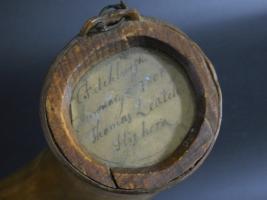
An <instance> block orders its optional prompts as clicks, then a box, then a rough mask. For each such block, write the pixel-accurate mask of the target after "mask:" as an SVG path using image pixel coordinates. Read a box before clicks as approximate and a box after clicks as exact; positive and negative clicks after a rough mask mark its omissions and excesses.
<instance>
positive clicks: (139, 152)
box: [71, 47, 195, 168]
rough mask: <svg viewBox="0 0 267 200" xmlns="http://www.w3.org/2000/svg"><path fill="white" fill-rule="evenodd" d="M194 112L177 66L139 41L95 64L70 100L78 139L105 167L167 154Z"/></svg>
mask: <svg viewBox="0 0 267 200" xmlns="http://www.w3.org/2000/svg"><path fill="white" fill-rule="evenodd" d="M194 115H195V102H194V98H193V94H192V88H191V85H190V84H189V81H188V80H187V76H186V75H185V73H184V71H183V70H182V68H181V66H180V65H179V64H178V63H177V62H175V61H174V60H172V59H170V58H168V57H167V56H166V55H164V54H162V53H159V52H157V51H155V50H148V49H144V48H140V47H135V48H131V49H129V50H127V51H124V52H121V53H119V54H116V55H114V56H112V57H110V58H109V59H107V60H105V61H103V62H101V63H99V64H97V65H95V66H94V67H93V68H92V69H91V70H89V71H88V72H87V73H86V74H85V75H84V76H83V77H82V78H81V80H80V81H79V82H78V84H77V85H76V87H75V89H74V93H73V95H72V100H71V118H72V125H73V128H74V130H75V133H76V137H77V139H78V141H79V142H80V144H81V145H82V146H83V147H84V149H85V150H86V151H87V152H88V153H89V154H90V155H92V156H93V157H94V158H95V159H97V160H98V161H100V162H102V163H105V164H107V165H108V166H110V167H124V168H137V167H145V166H150V165H153V164H156V163H158V162H160V161H162V160H164V159H166V158H167V157H168V156H169V155H170V154H171V153H172V152H174V150H175V149H176V148H177V147H178V146H179V145H180V144H181V142H182V140H183V139H184V137H185V136H186V134H187V132H188V131H189V129H190V127H191V125H192V123H193V119H194Z"/></svg>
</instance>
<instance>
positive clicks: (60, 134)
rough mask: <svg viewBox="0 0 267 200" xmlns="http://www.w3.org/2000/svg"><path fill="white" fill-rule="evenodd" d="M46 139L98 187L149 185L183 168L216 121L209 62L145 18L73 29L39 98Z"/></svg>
mask: <svg viewBox="0 0 267 200" xmlns="http://www.w3.org/2000/svg"><path fill="white" fill-rule="evenodd" d="M41 116H42V122H43V127H44V130H45V132H46V136H47V139H48V141H49V143H50V145H51V147H52V149H53V150H54V151H55V153H56V154H57V155H58V157H59V158H60V159H61V160H64V161H65V162H66V164H67V165H68V166H70V167H71V168H72V169H73V170H74V171H75V172H77V173H78V174H80V175H81V176H82V177H84V178H86V179H87V180H89V181H91V182H92V183H94V184H97V185H98V186H100V187H103V188H106V189H109V190H115V191H118V190H119V191H121V190H125V191H127V192H136V191H145V192H146V191H152V190H156V189H159V188H162V187H164V186H167V185H169V184H171V183H173V182H175V181H179V180H182V179H183V178H184V177H186V176H187V175H188V174H190V173H192V171H194V170H195V169H196V168H197V167H198V166H199V164H200V163H201V162H202V161H203V159H204V158H205V157H206V155H207V154H208V152H209V151H210V149H211V148H212V146H213V144H214V142H215V140H216V137H217V135H218V130H219V126H220V120H221V93H220V88H219V84H218V81H217V78H216V74H215V72H214V69H213V67H212V65H211V63H210V62H209V60H208V59H207V58H206V56H205V55H204V54H203V52H202V51H201V50H200V49H199V47H198V46H197V45H196V44H195V43H193V42H192V41H191V40H190V39H189V38H188V37H187V36H185V35H184V34H183V33H181V32H180V31H179V30H177V29H175V28H173V27H172V26H170V25H167V24H164V23H162V22H159V21H155V20H152V19H149V18H142V19H141V20H139V21H125V22H123V23H122V24H120V26H118V27H117V28H115V29H112V30H109V31H108V32H102V33H98V34H92V35H90V36H88V35H82V36H77V37H76V38H75V39H74V40H73V41H72V42H71V43H70V44H69V45H68V46H67V47H66V48H65V49H64V51H62V53H61V54H60V55H59V56H58V57H57V59H56V61H55V63H54V64H53V66H52V67H51V69H50V72H49V74H48V76H47V79H46V83H45V86H44V90H43V95H42V103H41Z"/></svg>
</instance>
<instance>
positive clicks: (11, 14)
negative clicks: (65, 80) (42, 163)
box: [0, 0, 267, 200]
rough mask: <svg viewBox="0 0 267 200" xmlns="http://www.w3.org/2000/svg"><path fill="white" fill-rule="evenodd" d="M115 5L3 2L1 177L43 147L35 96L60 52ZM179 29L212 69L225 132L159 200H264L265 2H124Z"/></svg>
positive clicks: (62, 0) (82, 0) (79, 0)
mask: <svg viewBox="0 0 267 200" xmlns="http://www.w3.org/2000/svg"><path fill="white" fill-rule="evenodd" d="M115 2H116V0H114V1H104V0H103V1H100V0H94V1H93V0H90V1H89V0H72V1H71V0H45V1H43V0H27V1H19V0H17V1H15V0H6V1H3V0H1V1H0V105H1V110H0V111H1V115H0V125H1V132H0V178H3V177H5V176H8V175H10V174H11V173H12V172H14V171H15V170H16V169H18V168H20V167H22V166H23V165H25V164H26V163H28V162H29V161H30V160H32V159H33V158H35V156H36V155H37V154H38V153H39V152H40V151H41V150H42V149H43V148H44V147H46V142H45V139H44V137H43V133H42V130H41V126H40V121H39V115H38V109H39V96H40V91H41V87H42V83H43V79H44V77H45V75H46V72H47V70H48V68H49V66H50V64H51V63H52V62H53V59H54V58H55V56H56V55H57V53H58V52H59V51H60V50H61V49H62V48H63V47H64V46H65V45H66V43H67V42H68V41H69V40H71V39H72V38H73V37H74V36H75V35H76V33H77V32H78V31H79V29H80V27H81V26H82V24H83V22H84V21H85V20H86V19H87V18H89V17H91V16H94V15H96V14H97V13H98V11H99V10H100V9H101V8H102V7H104V6H105V5H107V4H113V3H115ZM127 3H128V5H129V6H130V7H134V8H137V9H139V10H140V12H141V13H142V14H144V15H147V16H154V17H157V18H159V19H162V20H164V21H167V22H170V23H172V24H174V25H176V26H179V27H180V28H181V29H182V30H183V31H184V32H186V33H187V34H188V35H189V36H190V37H191V38H192V39H193V40H195V41H196V42H197V43H198V44H199V45H200V46H201V47H202V49H203V50H204V52H206V54H207V55H208V56H209V58H210V59H211V60H212V61H213V63H214V65H215V68H216V70H217V73H218V76H219V80H220V83H221V87H222V91H223V97H224V103H223V106H224V108H223V112H224V113H223V114H224V115H223V124H222V128H221V132H220V136H219V138H218V141H217V143H216V145H215V148H214V150H213V151H212V153H211V154H210V156H209V157H208V159H207V160H206V162H205V163H204V165H203V166H202V167H201V168H200V169H199V170H198V171H197V172H196V173H195V174H194V175H192V176H191V177H189V178H188V179H187V180H186V181H184V182H182V183H180V184H179V185H177V186H175V187H174V188H172V189H170V190H167V191H165V192H163V193H161V194H160V195H159V196H158V197H156V200H161V199H162V200H163V199H168V200H172V199H177V200H178V199H179V200H188V199H189V200H191V199H205V200H214V199H216V200H226V199H227V200H228V199H230V200H232V199H238V200H239V199H242V200H266V199H267V106H266V104H267V89H266V74H267V64H266V63H267V0H164V1H160V0H158V1H155V0H146V1H145V0H138V1H134V0H128V1H127Z"/></svg>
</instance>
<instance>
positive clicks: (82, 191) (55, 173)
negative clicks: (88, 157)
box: [0, 150, 152, 200]
mask: <svg viewBox="0 0 267 200" xmlns="http://www.w3.org/2000/svg"><path fill="white" fill-rule="evenodd" d="M151 197H152V194H139V195H138V194H136V195H127V194H119V193H114V192H109V191H105V190H102V189H100V188H98V187H95V186H93V185H92V184H88V182H86V181H84V180H82V179H80V178H79V177H77V176H76V175H75V174H74V173H73V172H72V171H70V170H69V169H67V168H66V167H65V166H63V165H62V163H61V162H59V161H58V159H56V158H55V156H54V155H53V153H52V152H51V151H50V150H45V151H43V152H42V153H41V154H40V155H39V156H38V157H37V158H36V159H35V160H34V161H33V162H31V163H30V164H29V165H28V166H27V167H25V168H23V169H22V170H20V171H19V172H17V173H16V174H14V175H12V176H10V177H8V178H7V179H5V180H3V181H1V182H0V199H1V200H24V199H25V200H63V199H64V200H77V199H79V200H122V199H127V200H136V199H138V200H149V199H151Z"/></svg>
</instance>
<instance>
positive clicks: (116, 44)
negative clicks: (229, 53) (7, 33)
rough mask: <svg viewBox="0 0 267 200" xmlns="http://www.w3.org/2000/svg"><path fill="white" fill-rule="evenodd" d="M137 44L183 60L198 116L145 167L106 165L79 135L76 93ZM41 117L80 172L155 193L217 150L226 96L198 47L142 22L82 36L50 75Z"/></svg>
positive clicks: (115, 186)
mask: <svg viewBox="0 0 267 200" xmlns="http://www.w3.org/2000/svg"><path fill="white" fill-rule="evenodd" d="M134 46H142V47H150V48H151V47H153V48H158V49H159V50H161V51H163V52H164V53H166V54H168V55H169V56H171V57H173V58H174V59H176V60H177V61H178V62H180V63H181V64H182V65H183V67H184V69H185V71H186V73H187V74H188V76H189V79H190V80H191V82H192V84H193V88H194V90H195V93H196V100H197V105H198V109H197V118H196V120H195V123H194V125H193V127H192V128H191V129H190V130H191V131H190V132H189V133H188V134H187V136H186V138H185V140H184V141H183V142H182V144H181V145H180V146H179V147H178V148H177V150H176V151H175V152H174V153H173V154H172V155H171V156H170V157H169V158H168V159H167V160H165V161H163V162H161V163H159V164H157V165H154V166H151V167H145V168H139V169H119V168H112V169H110V168H109V167H107V166H105V165H104V164H102V163H99V162H97V161H96V160H94V158H93V157H91V156H90V155H88V153H86V152H85V150H84V149H82V147H81V145H79V143H78V141H77V140H76V139H75V137H74V131H73V128H72V125H71V120H70V117H69V105H70V100H71V94H72V90H73V88H74V86H75V84H76V83H77V81H78V80H79V78H80V77H81V76H82V75H83V74H84V73H85V72H86V71H88V70H90V67H92V66H93V65H95V64H96V63H98V62H99V61H101V60H104V59H106V58H108V57H110V56H112V55H114V54H116V53H119V52H121V51H123V50H126V49H128V48H131V47H134ZM41 118H42V122H43V128H44V130H45V133H46V137H47V139H48V142H49V144H50V146H51V148H52V149H53V150H54V152H55V153H56V154H57V155H58V157H59V158H60V159H61V160H62V159H63V160H65V162H66V163H67V165H71V167H72V169H74V170H75V171H76V172H78V174H80V175H82V176H83V177H86V178H87V179H88V180H90V181H92V182H94V183H95V184H97V185H98V186H100V187H103V188H106V189H108V190H115V191H124V190H125V191H126V190H127V191H128V192H137V191H144V192H147V191H154V190H157V189H160V188H162V187H164V186H166V185H169V184H170V183H172V182H174V181H177V180H181V179H183V178H184V177H186V176H187V175H188V174H190V173H192V171H194V170H195V169H196V167H197V166H198V165H199V163H201V161H202V160H203V159H204V158H205V157H206V155H207V154H208V152H209V150H210V149H211V147H212V146H213V144H214V142H215V140H216V138H217V135H218V130H219V126H220V122H221V92H220V88H219V84H218V81H217V77H216V74H215V72H214V69H213V67H212V65H211V63H210V62H209V60H208V59H207V58H206V57H205V55H204V54H203V52H202V51H201V50H200V49H199V47H198V46H197V45H196V44H195V43H193V42H192V41H191V40H190V39H189V38H188V37H187V36H186V35H185V34H183V33H182V32H181V31H179V30H178V29H175V28H173V27H172V26H170V25H166V24H164V23H162V22H159V21H156V20H152V19H149V18H142V19H141V20H140V21H127V22H124V23H123V24H121V25H120V26H118V27H117V28H116V29H113V30H111V31H108V32H103V33H99V34H95V35H92V36H90V37H87V36H77V37H76V38H75V39H74V40H73V41H72V42H71V43H70V44H69V45H68V46H67V47H66V48H65V49H64V50H63V52H62V53H61V54H60V55H59V56H58V57H57V59H56V61H55V62H54V64H53V66H52V67H51V69H50V71H49V74H48V76H47V79H46V82H45V85H44V89H43V93H42V100H41Z"/></svg>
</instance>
